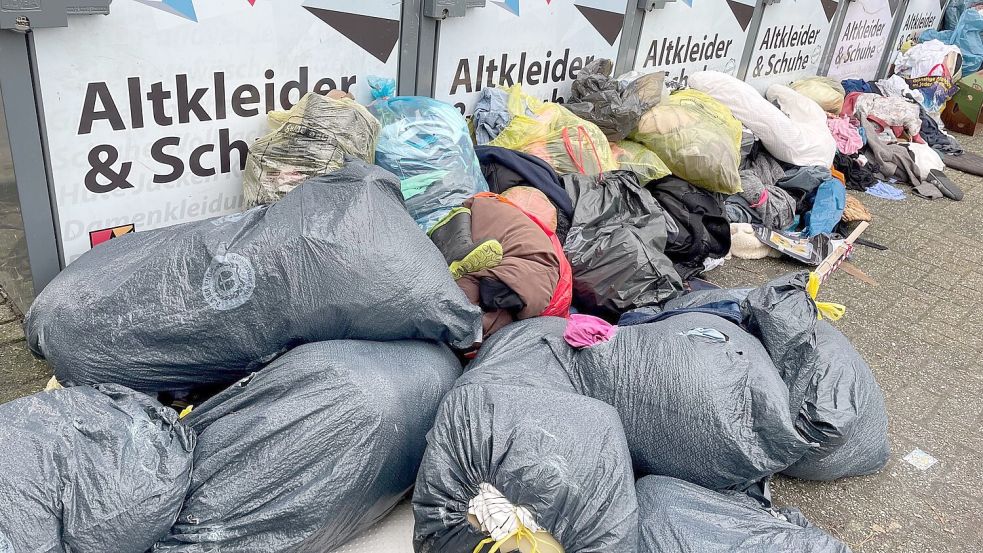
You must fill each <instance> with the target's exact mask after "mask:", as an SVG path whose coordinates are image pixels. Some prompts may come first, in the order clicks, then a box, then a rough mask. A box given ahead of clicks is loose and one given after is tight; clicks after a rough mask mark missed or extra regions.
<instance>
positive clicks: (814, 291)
mask: <svg viewBox="0 0 983 553" xmlns="http://www.w3.org/2000/svg"><path fill="white" fill-rule="evenodd" d="M806 292H808V293H809V297H810V298H812V301H814V302H816V308H817V309H819V315H818V316H819V318H820V319H822V318H823V315H825V316H826V318H827V319H829V320H831V321H838V320H840V319H842V318H843V315H844V314H845V313H846V306H845V305H843V304H840V303H831V302H824V301H816V296H818V295H819V275H817V274H816V273H809V283H808V284H806Z"/></svg>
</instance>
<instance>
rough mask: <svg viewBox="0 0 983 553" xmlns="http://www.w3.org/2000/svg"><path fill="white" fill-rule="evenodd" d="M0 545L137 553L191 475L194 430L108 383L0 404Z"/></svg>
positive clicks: (158, 529) (160, 529) (172, 509)
mask: <svg viewBox="0 0 983 553" xmlns="http://www.w3.org/2000/svg"><path fill="white" fill-rule="evenodd" d="M0 419H2V420H3V423H2V429H0V451H2V453H0V551H5V552H11V553H13V552H17V553H20V552H27V551H38V552H40V551H78V552H84V551H114V552H118V553H144V552H145V551H147V550H148V549H150V547H151V546H153V544H154V542H156V541H157V540H158V539H159V538H160V537H161V536H163V535H165V534H167V531H168V530H169V529H170V527H171V525H172V524H173V523H174V521H175V520H176V519H177V516H178V512H179V511H180V510H181V502H182V501H183V500H184V494H185V492H186V491H187V490H188V484H189V483H190V481H191V463H192V451H193V449H194V447H195V437H194V433H192V432H191V431H190V430H188V429H187V428H185V427H184V426H183V425H181V424H180V423H179V422H178V415H177V413H176V412H175V411H174V410H172V409H169V408H167V407H164V406H162V405H161V404H159V403H157V402H156V401H155V400H153V399H151V398H150V397H148V396H145V395H143V394H141V393H138V392H134V391H132V390H129V389H127V388H124V387H122V386H117V385H113V384H106V385H99V386H95V387H88V386H79V387H76V388H65V389H61V390H54V391H50V392H41V393H38V394H34V395H33V396H28V397H25V398H21V399H17V400H14V401H12V402H10V403H7V404H4V405H0Z"/></svg>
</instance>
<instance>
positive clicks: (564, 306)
mask: <svg viewBox="0 0 983 553" xmlns="http://www.w3.org/2000/svg"><path fill="white" fill-rule="evenodd" d="M475 197H476V198H479V197H493V198H498V200H499V201H501V202H505V203H507V204H509V205H512V206H515V208H516V209H518V210H519V211H521V212H522V213H524V214H525V215H526V217H529V219H531V220H532V222H534V223H536V226H538V227H539V228H541V229H543V232H545V233H546V236H548V237H549V239H550V242H552V243H553V250H554V251H555V252H556V257H557V259H558V260H559V262H560V280H559V281H558V282H557V283H556V288H555V289H554V290H553V297H552V298H550V303H549V305H547V306H546V309H544V310H543V312H542V313H541V314H540V316H541V317H563V318H569V317H570V304H571V303H572V302H573V269H572V268H571V267H570V262H569V261H567V256H566V254H564V253H563V245H562V244H560V239H559V238H557V237H556V233H555V232H553V231H552V230H550V228H549V227H548V226H546V225H545V224H544V223H543V222H542V221H540V220H539V219H538V218H537V217H536V216H535V215H533V214H531V213H529V212H528V211H526V210H524V209H522V208H521V207H519V206H517V205H515V204H514V203H512V202H510V201H509V200H508V198H503V197H502V196H499V195H498V194H494V193H492V192H481V193H478V194H475Z"/></svg>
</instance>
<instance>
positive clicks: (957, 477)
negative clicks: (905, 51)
mask: <svg viewBox="0 0 983 553" xmlns="http://www.w3.org/2000/svg"><path fill="white" fill-rule="evenodd" d="M961 138H962V137H961ZM963 143H964V145H965V146H966V147H967V149H969V150H970V151H974V152H977V153H983V139H980V138H977V139H969V138H963ZM949 175H950V177H951V178H953V180H955V181H956V182H957V183H958V184H959V185H960V186H961V187H962V188H963V189H964V190H965V192H966V197H965V200H964V201H962V202H951V201H948V200H935V201H928V200H922V199H918V198H915V197H910V198H909V199H908V200H906V201H903V202H891V201H886V200H879V199H876V198H873V197H871V196H866V195H861V198H862V200H863V202H864V203H865V204H866V205H867V206H868V207H869V208H870V210H871V211H872V212H873V214H874V217H875V219H874V222H873V224H872V226H871V228H870V230H869V231H868V232H867V233H866V235H865V237H867V238H869V239H871V240H873V241H875V242H879V243H881V244H884V245H886V246H888V247H889V248H890V249H889V250H887V251H876V250H873V249H870V248H865V247H858V248H857V250H856V252H855V254H854V258H853V262H854V263H855V264H856V265H857V266H858V267H860V268H861V269H863V270H864V271H865V272H866V273H867V274H868V275H869V276H870V277H872V278H873V279H874V280H876V281H877V282H878V283H879V285H878V286H872V285H870V284H865V283H863V282H861V281H859V280H857V279H855V278H853V277H851V276H849V275H847V274H845V273H843V272H842V271H841V272H838V273H837V274H836V275H835V276H834V277H833V278H832V279H831V280H830V281H829V282H828V283H827V284H826V285H825V286H824V288H823V290H822V292H821V294H822V297H821V299H826V300H829V301H836V302H839V303H843V304H846V305H847V306H848V312H847V316H846V317H845V318H844V319H843V320H842V321H840V322H839V323H837V325H838V327H839V328H840V329H841V330H843V332H845V333H846V334H847V336H849V337H850V338H851V340H853V343H854V344H855V345H856V347H857V349H858V350H860V352H861V353H862V354H863V355H864V357H865V358H866V359H867V361H868V362H869V363H870V365H871V367H872V368H873V370H874V372H875V373H876V375H877V379H878V381H879V382H880V384H881V387H882V388H883V389H884V392H885V395H886V397H887V405H888V410H889V416H890V432H891V439H892V442H893V447H892V455H891V461H890V464H889V465H888V466H887V468H886V469H884V470H883V471H882V472H880V473H879V474H876V475H873V476H867V477H861V478H851V479H845V480H840V481H837V482H804V481H796V480H791V479H786V478H778V479H777V480H776V481H775V485H774V489H773V493H774V495H775V499H776V501H777V502H778V503H779V504H783V505H793V506H797V507H799V508H801V509H802V510H803V511H804V512H805V514H806V515H807V516H808V517H809V518H810V519H811V520H812V521H813V522H814V523H815V524H817V525H818V526H820V527H822V528H824V529H826V530H827V531H829V532H831V533H832V534H834V535H836V536H837V537H839V538H840V539H842V540H843V541H845V542H847V543H848V544H850V546H851V547H852V548H853V550H854V551H855V552H857V553H874V552H888V551H890V552H911V553H915V552H918V553H936V552H937V553H954V552H960V553H961V552H966V553H970V552H974V553H975V552H980V551H983V479H981V471H983V371H981V364H983V309H981V308H980V306H981V305H983V267H981V265H983V243H981V237H983V179H981V178H977V177H973V176H970V175H965V174H963V173H959V172H956V171H949ZM797 268H798V266H797V265H795V264H794V263H791V262H786V261H780V260H761V261H741V260H731V261H729V262H727V263H726V264H725V265H724V266H723V267H721V268H719V269H717V270H715V271H713V272H711V273H710V274H709V275H708V278H709V280H711V281H713V282H715V283H717V284H720V285H722V286H749V285H758V284H761V283H763V282H765V281H766V280H768V279H769V278H771V277H773V276H777V275H779V274H782V273H785V272H788V271H791V270H795V269H797ZM49 377H50V370H49V369H48V367H47V366H46V365H45V364H44V363H43V362H41V361H37V360H34V359H33V358H32V357H31V355H30V354H29V353H28V351H27V348H26V346H25V342H24V336H23V333H22V331H21V319H20V314H19V313H17V312H16V311H15V309H14V308H13V307H12V303H11V302H10V301H9V300H7V299H6V296H4V297H3V298H2V301H0V403H3V402H6V401H9V400H12V399H15V398H17V397H20V396H22V395H26V394H30V393H33V392H35V391H38V390H40V389H42V388H43V387H44V384H45V382H46V381H47V379H48V378H49ZM916 448H919V449H922V450H924V451H925V452H927V453H929V454H930V455H932V456H934V457H935V458H937V459H938V463H937V464H936V465H935V466H933V467H931V468H930V469H928V470H925V471H922V470H919V469H916V468H915V467H913V466H911V465H909V464H907V463H906V462H904V461H902V457H903V456H904V455H906V454H907V453H909V452H910V451H912V450H913V449H916Z"/></svg>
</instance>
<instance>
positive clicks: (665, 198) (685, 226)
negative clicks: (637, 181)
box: [646, 176, 730, 280]
mask: <svg viewBox="0 0 983 553" xmlns="http://www.w3.org/2000/svg"><path fill="white" fill-rule="evenodd" d="M646 186H647V187H648V189H649V190H651V191H652V195H653V196H655V199H656V200H657V201H658V203H659V205H660V206H662V208H663V209H664V210H665V212H666V217H667V218H668V219H669V221H668V222H667V225H668V228H669V233H668V239H667V240H666V246H665V252H666V256H668V257H669V259H671V260H672V261H673V263H674V266H675V268H676V272H677V273H679V276H680V277H682V279H683V280H689V279H690V278H691V277H694V276H698V275H700V274H702V273H703V262H704V261H706V259H707V258H716V259H719V258H721V257H724V256H725V255H727V253H728V252H730V220H729V219H728V218H727V213H726V212H725V211H724V201H723V199H722V197H721V196H720V195H719V194H717V193H714V192H708V191H706V190H703V189H700V188H697V187H695V186H693V185H691V184H690V183H688V182H686V181H684V180H682V179H679V178H676V177H673V176H669V177H665V178H662V179H659V180H657V181H652V182H650V183H648V184H647V185H646Z"/></svg>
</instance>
